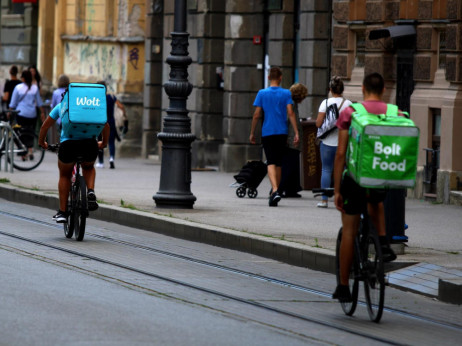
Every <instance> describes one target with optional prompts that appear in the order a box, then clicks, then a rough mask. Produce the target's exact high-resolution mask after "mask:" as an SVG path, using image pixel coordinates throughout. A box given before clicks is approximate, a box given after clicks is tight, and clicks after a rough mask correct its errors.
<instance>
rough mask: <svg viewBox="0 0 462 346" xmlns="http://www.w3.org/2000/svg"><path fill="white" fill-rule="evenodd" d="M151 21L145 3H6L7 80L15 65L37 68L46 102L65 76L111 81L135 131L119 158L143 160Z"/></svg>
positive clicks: (4, 67)
mask: <svg viewBox="0 0 462 346" xmlns="http://www.w3.org/2000/svg"><path fill="white" fill-rule="evenodd" d="M21 11H22V12H21ZM15 12H18V13H15ZM145 19H146V13H145V0H60V1H55V0H40V1H38V2H37V4H21V6H19V7H17V5H16V4H13V3H12V1H11V0H3V1H2V32H1V34H2V47H1V50H2V60H1V64H2V70H3V71H4V73H3V75H4V78H5V77H7V73H6V71H8V67H9V65H11V64H13V63H16V64H18V65H20V67H21V68H25V67H27V65H29V64H32V63H33V64H36V65H37V69H38V70H39V72H40V73H41V75H42V81H43V88H42V92H41V94H42V97H43V98H44V99H48V98H49V97H50V94H51V91H52V90H53V88H54V87H55V86H56V84H57V79H58V77H59V75H61V74H66V75H68V76H69V78H70V80H71V82H96V81H98V80H105V81H106V83H107V86H108V91H109V92H111V93H114V94H116V95H117V97H118V98H119V99H120V100H121V101H122V103H123V104H124V105H125V107H126V110H127V114H128V116H129V122H130V131H129V132H128V133H127V136H126V137H125V139H124V141H123V142H122V143H121V144H120V145H119V146H118V154H119V155H122V156H139V155H140V152H141V142H142V141H141V136H140V135H139V134H140V133H141V131H142V118H143V117H142V114H143V99H142V95H143V87H144V66H145V53H144V46H145ZM4 38H5V39H4ZM18 42H21V44H20V45H19V44H18ZM20 53H21V54H22V55H21V54H20ZM20 57H24V59H23V60H21V59H20Z"/></svg>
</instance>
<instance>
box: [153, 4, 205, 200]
mask: <svg viewBox="0 0 462 346" xmlns="http://www.w3.org/2000/svg"><path fill="white" fill-rule="evenodd" d="M171 35H172V44H171V45H172V51H171V53H170V56H169V57H168V58H167V63H168V64H169V65H170V79H169V81H168V82H167V83H165V84H164V89H165V92H166V93H167V95H168V96H169V99H170V105H169V108H168V109H167V116H166V117H165V119H164V126H163V132H161V133H159V134H158V135H157V138H159V140H161V141H162V166H161V172H160V186H159V191H158V192H157V194H155V195H154V196H153V197H152V198H153V199H154V201H155V202H156V206H157V207H159V208H192V206H193V204H194V202H195V200H196V197H195V196H194V195H193V194H192V193H191V143H192V142H193V141H194V140H195V138H196V137H195V136H194V135H193V134H191V120H190V119H189V117H188V110H187V109H186V100H187V99H188V96H189V94H191V91H192V85H191V84H190V83H189V82H188V66H189V65H190V64H191V62H192V60H191V57H190V56H189V52H188V45H189V44H188V37H189V34H188V33H187V32H186V0H175V17H174V30H173V32H172V33H171Z"/></svg>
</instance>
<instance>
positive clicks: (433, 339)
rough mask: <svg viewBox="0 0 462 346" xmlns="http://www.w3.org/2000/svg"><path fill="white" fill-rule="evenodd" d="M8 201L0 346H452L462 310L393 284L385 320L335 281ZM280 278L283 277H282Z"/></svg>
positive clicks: (1, 209) (1, 247)
mask: <svg viewBox="0 0 462 346" xmlns="http://www.w3.org/2000/svg"><path fill="white" fill-rule="evenodd" d="M51 214H52V212H51V211H50V210H47V209H42V208H38V207H30V206H25V205H20V204H15V203H10V202H6V201H4V200H0V275H1V277H2V280H1V281H0V282H1V284H0V290H1V292H2V294H1V295H0V304H1V305H0V306H2V310H1V312H0V335H1V340H0V344H5V345H24V344H34V345H41V344H43V345H45V344H46V345H58V344H60V345H61V344H79V345H80V344H91V345H107V344H111V345H117V344H119V345H122V344H123V345H127V344H130V345H137V344H139V345H144V344H163V345H164V344H168V345H180V344H181V345H183V344H188V345H212V344H213V345H217V344H219V345H298V344H305V345H306V344H316V345H317V344H343V345H345V344H355V345H357V344H381V343H397V344H419V345H434V344H439V345H445V344H447V345H450V344H456V343H458V341H459V340H460V338H461V337H462V312H461V311H462V310H461V308H460V307H459V306H456V305H449V304H444V303H441V302H437V301H434V300H432V299H429V298H426V297H422V296H418V295H414V294H412V293H407V292H402V291H398V290H394V289H392V288H389V287H388V288H387V291H386V306H387V311H385V313H384V316H383V319H382V322H381V323H380V324H375V323H372V322H370V321H369V319H368V316H367V312H366V309H365V307H364V306H359V308H358V311H357V313H356V314H355V317H353V318H351V317H347V316H345V315H344V314H343V313H342V311H341V309H340V306H339V304H338V303H337V302H335V301H333V300H332V299H330V294H331V292H332V291H333V289H334V287H335V278H334V276H333V275H330V274H326V273H322V272H316V271H311V270H307V269H304V268H300V267H294V266H290V265H287V264H284V263H280V262H276V261H273V260H268V259H265V258H261V257H257V256H253V255H251V254H247V253H241V252H237V251H232V250H227V249H223V248H217V247H213V246H209V245H205V244H200V243H194V242H188V241H185V240H181V239H174V238H170V237H166V236H162V235H159V234H155V233H150V232H146V231H141V230H137V229H133V228H128V227H123V226H119V225H116V224H113V223H106V222H100V221H96V220H93V219H89V220H88V229H87V234H86V237H85V239H84V241H83V242H76V241H75V240H73V239H66V238H65V237H64V234H63V231H62V229H61V228H60V227H59V226H57V225H56V224H55V223H53V222H52V221H51V220H50V215H51ZM274 279H277V280H278V281H276V280H274Z"/></svg>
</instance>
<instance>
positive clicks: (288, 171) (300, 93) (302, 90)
mask: <svg viewBox="0 0 462 346" xmlns="http://www.w3.org/2000/svg"><path fill="white" fill-rule="evenodd" d="M289 90H290V93H291V94H292V100H293V101H294V113H295V122H296V123H297V128H298V134H299V137H301V138H302V137H303V134H302V126H301V124H300V117H299V112H298V104H299V103H301V102H302V101H303V100H304V99H305V98H306V97H307V96H308V89H307V88H306V86H304V85H303V84H301V83H296V84H294V85H292V86H291V87H290V89H289ZM288 128H289V135H288V137H287V146H286V150H285V154H284V159H283V161H282V178H281V184H280V185H279V189H278V190H279V193H280V194H281V197H283V198H300V197H302V195H300V194H299V193H298V192H299V191H301V190H302V187H301V186H300V151H301V150H302V145H301V141H299V142H298V144H297V145H294V136H295V132H294V130H293V129H292V127H291V126H288Z"/></svg>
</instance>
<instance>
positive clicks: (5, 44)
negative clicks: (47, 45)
mask: <svg viewBox="0 0 462 346" xmlns="http://www.w3.org/2000/svg"><path fill="white" fill-rule="evenodd" d="M0 6H1V12H0V44H1V46H0V79H1V80H2V83H3V81H4V80H5V79H6V78H9V73H8V71H9V68H10V66H11V65H13V64H15V65H17V66H18V67H19V69H20V71H21V70H22V69H23V68H27V67H28V66H29V65H31V64H34V63H35V62H36V60H37V31H38V28H37V14H38V7H37V5H33V4H13V3H12V2H11V0H2V1H1V3H0ZM2 92H3V88H2Z"/></svg>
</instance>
